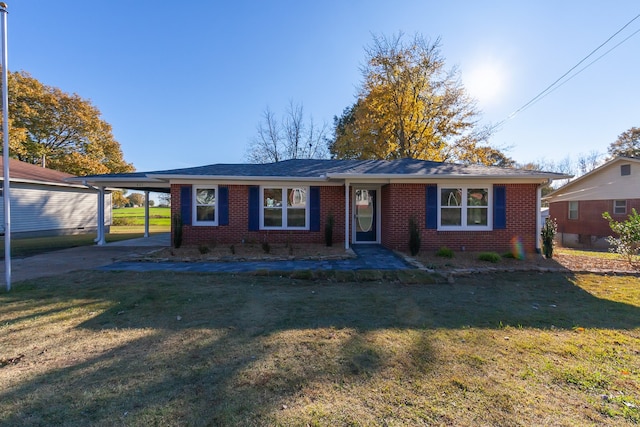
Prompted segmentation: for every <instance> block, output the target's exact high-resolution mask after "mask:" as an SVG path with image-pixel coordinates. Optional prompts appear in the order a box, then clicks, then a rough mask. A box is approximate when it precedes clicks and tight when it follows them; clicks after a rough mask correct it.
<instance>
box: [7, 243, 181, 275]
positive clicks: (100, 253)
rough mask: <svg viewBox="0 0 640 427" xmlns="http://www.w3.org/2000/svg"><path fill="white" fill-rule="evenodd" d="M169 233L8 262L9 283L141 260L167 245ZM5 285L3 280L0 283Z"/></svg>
mask: <svg viewBox="0 0 640 427" xmlns="http://www.w3.org/2000/svg"><path fill="white" fill-rule="evenodd" d="M170 241H171V237H170V234H169V233H160V234H153V235H151V236H149V237H141V238H139V239H130V240H123V241H120V242H113V243H108V244H106V245H104V246H97V245H92V246H80V247H77V248H69V249H62V250H59V251H52V252H45V253H42V254H39V255H34V256H30V257H27V258H13V259H12V260H11V281H12V282H20V281H22V280H31V279H38V278H41V277H47V276H56V275H59V274H65V273H69V272H71V271H76V270H87V269H94V268H98V267H102V266H105V265H108V264H113V263H114V262H117V261H120V260H124V259H131V258H132V257H140V256H144V255H145V254H148V253H150V252H154V251H156V250H158V249H160V248H162V247H167V246H169V245H170ZM4 272H5V263H4V262H1V263H0V274H1V275H2V277H3V278H4ZM2 282H3V284H4V279H3V280H2Z"/></svg>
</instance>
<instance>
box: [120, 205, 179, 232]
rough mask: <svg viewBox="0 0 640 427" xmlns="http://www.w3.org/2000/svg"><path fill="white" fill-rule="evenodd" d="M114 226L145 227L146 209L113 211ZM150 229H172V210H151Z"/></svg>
mask: <svg viewBox="0 0 640 427" xmlns="http://www.w3.org/2000/svg"><path fill="white" fill-rule="evenodd" d="M112 215H113V224H114V225H115V226H142V227H144V208H119V209H113V210H112ZM149 226H150V227H166V229H167V230H168V229H170V227H171V209H170V208H149Z"/></svg>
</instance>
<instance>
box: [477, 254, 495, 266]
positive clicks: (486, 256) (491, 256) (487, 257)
mask: <svg viewBox="0 0 640 427" xmlns="http://www.w3.org/2000/svg"><path fill="white" fill-rule="evenodd" d="M478 259H479V260H480V261H489V262H493V263H494V264H495V263H496V262H498V261H500V255H499V254H497V253H495V252H482V253H481V254H480V255H478Z"/></svg>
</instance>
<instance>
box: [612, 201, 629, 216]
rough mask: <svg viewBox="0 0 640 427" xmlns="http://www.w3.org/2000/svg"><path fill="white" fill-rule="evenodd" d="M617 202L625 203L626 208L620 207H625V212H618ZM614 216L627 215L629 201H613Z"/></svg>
mask: <svg viewBox="0 0 640 427" xmlns="http://www.w3.org/2000/svg"><path fill="white" fill-rule="evenodd" d="M616 202H624V206H620V207H624V212H616V207H618V206H616ZM613 214H614V215H626V214H627V200H626V199H625V200H622V199H618V200H614V201H613Z"/></svg>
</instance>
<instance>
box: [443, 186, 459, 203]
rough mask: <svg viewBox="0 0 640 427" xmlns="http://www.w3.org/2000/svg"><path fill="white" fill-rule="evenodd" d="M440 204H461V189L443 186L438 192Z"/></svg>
mask: <svg viewBox="0 0 640 427" xmlns="http://www.w3.org/2000/svg"><path fill="white" fill-rule="evenodd" d="M440 197H441V203H442V206H462V189H460V188H443V189H442V190H441V193H440Z"/></svg>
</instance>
